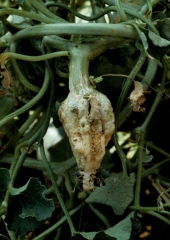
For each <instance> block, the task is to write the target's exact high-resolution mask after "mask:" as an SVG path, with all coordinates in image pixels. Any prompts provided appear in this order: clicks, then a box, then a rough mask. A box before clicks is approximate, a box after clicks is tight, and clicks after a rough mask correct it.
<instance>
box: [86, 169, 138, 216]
mask: <svg viewBox="0 0 170 240" xmlns="http://www.w3.org/2000/svg"><path fill="white" fill-rule="evenodd" d="M134 183H135V174H134V173H131V174H130V176H129V177H128V176H127V177H125V176H124V175H123V173H122V172H120V173H114V174H113V176H111V177H109V178H107V179H106V185H105V186H102V187H100V188H96V189H95V190H94V192H93V193H92V194H91V195H90V196H89V197H88V198H87V199H86V202H87V203H101V204H106V205H108V206H111V207H112V209H113V211H114V212H115V214H118V215H123V214H124V211H125V210H126V208H127V206H128V205H129V204H130V203H131V202H132V200H133V192H134Z"/></svg>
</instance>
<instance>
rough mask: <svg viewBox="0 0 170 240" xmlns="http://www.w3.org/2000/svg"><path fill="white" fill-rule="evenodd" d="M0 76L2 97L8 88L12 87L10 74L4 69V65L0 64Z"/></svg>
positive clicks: (0, 93)
mask: <svg viewBox="0 0 170 240" xmlns="http://www.w3.org/2000/svg"><path fill="white" fill-rule="evenodd" d="M0 74H1V75H2V76H3V80H2V81H1V83H2V86H3V88H4V89H0V96H4V95H5V94H6V93H7V91H8V89H9V88H10V86H12V85H13V81H12V77H11V74H10V72H9V71H8V70H7V69H6V67H5V65H4V63H1V64H0Z"/></svg>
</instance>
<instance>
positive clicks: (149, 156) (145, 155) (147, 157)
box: [142, 151, 153, 163]
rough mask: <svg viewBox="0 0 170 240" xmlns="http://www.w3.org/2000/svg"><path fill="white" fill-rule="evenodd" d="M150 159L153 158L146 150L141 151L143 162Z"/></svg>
mask: <svg viewBox="0 0 170 240" xmlns="http://www.w3.org/2000/svg"><path fill="white" fill-rule="evenodd" d="M152 159H153V156H152V155H148V154H147V152H145V151H143V158H142V162H143V163H148V162H150V161H152Z"/></svg>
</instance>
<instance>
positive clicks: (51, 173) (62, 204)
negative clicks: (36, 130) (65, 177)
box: [40, 140, 76, 236]
mask: <svg viewBox="0 0 170 240" xmlns="http://www.w3.org/2000/svg"><path fill="white" fill-rule="evenodd" d="M40 153H41V157H42V160H43V162H44V164H45V166H46V169H47V172H48V175H49V177H50V180H51V182H52V184H53V186H54V191H55V193H56V196H57V198H58V200H59V203H60V205H61V208H62V210H63V212H64V214H65V216H66V218H67V221H68V223H69V226H70V231H71V236H74V235H75V234H76V230H75V228H74V225H73V222H72V220H71V217H70V215H69V213H68V211H67V208H66V206H65V204H64V201H63V199H62V197H61V195H60V192H59V189H58V187H57V184H56V181H55V178H54V175H53V172H52V169H51V166H50V164H49V162H48V161H47V158H46V156H45V152H44V145H43V140H42V141H41V143H40Z"/></svg>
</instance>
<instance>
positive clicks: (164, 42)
mask: <svg viewBox="0 0 170 240" xmlns="http://www.w3.org/2000/svg"><path fill="white" fill-rule="evenodd" d="M148 36H149V38H150V40H151V41H152V43H153V44H154V45H155V46H159V47H167V46H169V45H170V41H168V40H166V39H164V38H161V37H160V36H158V35H157V34H155V33H154V32H152V31H149V34H148Z"/></svg>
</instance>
